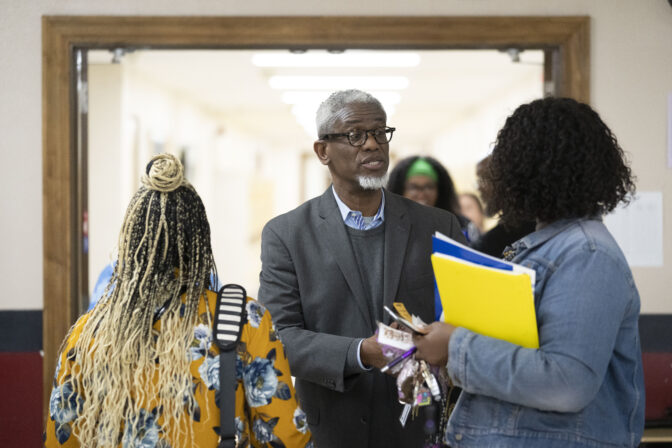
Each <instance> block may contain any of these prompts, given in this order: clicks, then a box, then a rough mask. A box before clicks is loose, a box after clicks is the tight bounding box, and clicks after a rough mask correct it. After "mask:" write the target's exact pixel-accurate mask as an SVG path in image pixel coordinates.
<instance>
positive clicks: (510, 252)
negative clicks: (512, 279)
mask: <svg viewBox="0 0 672 448" xmlns="http://www.w3.org/2000/svg"><path fill="white" fill-rule="evenodd" d="M590 219H592V220H600V221H601V220H602V218H601V217H600V216H592V217H583V218H565V219H559V220H557V221H554V222H552V223H550V224H548V225H547V226H546V227H544V228H542V229H540V230H537V231H535V232H532V233H530V234H529V235H527V236H524V237H523V238H521V239H519V240H518V241H516V242H515V243H513V244H511V246H507V247H506V248H505V249H504V255H505V259H506V260H509V261H511V260H514V259H515V258H517V257H518V256H519V255H520V254H521V253H522V252H523V251H525V250H527V249H533V248H535V247H537V246H540V245H542V244H544V243H545V242H546V241H548V240H550V239H551V238H553V237H554V236H555V235H557V234H559V233H560V232H562V231H563V230H565V229H566V228H567V227H569V226H571V225H573V224H574V223H576V222H579V221H586V220H590Z"/></svg>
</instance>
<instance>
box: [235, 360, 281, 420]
mask: <svg viewBox="0 0 672 448" xmlns="http://www.w3.org/2000/svg"><path fill="white" fill-rule="evenodd" d="M243 383H244V384H245V397H246V398H247V402H248V403H249V404H250V406H252V407H254V408H256V407H258V406H265V405H267V404H269V403H270V402H271V399H272V398H273V396H274V395H275V391H276V390H277V388H278V377H277V375H276V374H275V370H274V369H273V363H272V362H271V361H269V360H268V359H264V358H259V357H257V358H255V359H254V361H252V362H251V363H250V364H248V365H246V366H245V367H244V369H243Z"/></svg>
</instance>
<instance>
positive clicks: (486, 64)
mask: <svg viewBox="0 0 672 448" xmlns="http://www.w3.org/2000/svg"><path fill="white" fill-rule="evenodd" d="M311 51H313V50H311ZM260 52H261V50H259V51H251V50H179V51H178V50H143V51H135V52H131V53H128V54H126V55H125V56H123V57H122V59H121V60H122V63H123V64H125V65H126V64H128V65H129V67H132V69H133V70H134V71H135V72H137V73H141V74H142V76H145V77H147V78H148V79H150V80H152V81H153V82H155V83H156V84H157V85H162V86H164V87H165V88H167V89H170V90H172V91H175V92H178V93H180V94H183V95H188V96H189V97H190V98H191V99H192V100H193V101H196V102H198V103H200V104H202V105H203V106H205V107H207V108H209V109H211V110H213V111H216V112H219V113H222V114H223V115H224V116H236V117H237V119H239V120H242V121H247V122H248V127H249V129H258V130H259V131H260V132H264V133H266V134H267V136H268V135H276V136H277V138H288V136H289V135H290V134H291V135H294V136H295V137H294V138H297V137H296V136H297V135H301V137H300V138H301V139H305V140H306V141H307V142H309V143H312V140H313V139H314V136H308V135H307V134H306V131H304V130H303V129H302V128H301V127H300V126H299V125H298V123H297V121H296V119H295V118H294V116H293V115H292V114H291V107H292V106H291V105H288V104H285V103H283V102H282V93H283V91H282V90H277V89H273V88H271V87H270V85H269V82H268V81H269V79H270V77H271V76H277V75H315V76H327V75H329V76H345V75H347V76H404V77H407V78H408V80H409V82H408V87H407V88H405V89H402V90H398V93H399V94H400V97H401V101H400V102H399V104H398V105H397V106H396V110H395V112H394V114H393V115H392V116H390V117H389V118H388V124H389V125H391V126H396V127H397V129H398V131H397V133H396V134H395V137H394V138H395V144H396V145H403V144H404V143H405V142H407V143H409V144H412V146H413V147H414V148H417V147H421V148H422V147H423V146H425V145H429V143H430V141H431V139H432V138H433V136H435V135H436V134H437V132H440V131H442V130H445V129H447V128H448V127H450V125H451V123H454V122H455V121H459V120H460V119H463V118H464V117H468V116H470V115H474V114H476V113H477V112H478V111H479V110H480V109H481V108H483V107H488V105H489V104H491V103H492V102H493V101H497V99H498V98H502V97H504V96H506V95H507V94H508V92H510V91H512V90H516V89H519V88H527V89H529V86H530V83H534V84H536V85H538V86H539V96H541V94H542V92H541V86H542V82H543V80H542V79H541V78H542V76H543V52H542V51H540V50H536V51H534V50H527V51H524V52H522V53H521V54H520V62H512V58H511V57H510V56H509V54H507V53H506V52H502V51H497V50H468V51H467V50H423V51H413V53H417V54H418V55H419V56H420V63H419V65H417V66H415V67H383V68H375V67H369V68H363V67H359V68H357V67H349V68H343V67H338V68H315V67H256V66H254V65H253V64H252V56H253V55H254V54H257V53H260ZM263 52H264V53H268V52H269V51H268V50H263ZM271 52H272V51H271ZM275 52H276V53H283V54H284V53H287V51H286V50H275ZM377 53H381V54H384V55H386V56H387V57H389V59H390V60H393V59H394V58H395V54H398V52H397V51H377ZM111 56H112V55H111V52H109V51H106V50H100V51H92V52H89V62H90V63H94V64H95V63H110V61H111ZM353 87H357V86H353ZM494 137H495V136H494V135H493V136H492V138H493V140H494ZM310 146H311V147H312V144H311V145H310Z"/></svg>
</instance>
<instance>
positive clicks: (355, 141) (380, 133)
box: [320, 127, 397, 147]
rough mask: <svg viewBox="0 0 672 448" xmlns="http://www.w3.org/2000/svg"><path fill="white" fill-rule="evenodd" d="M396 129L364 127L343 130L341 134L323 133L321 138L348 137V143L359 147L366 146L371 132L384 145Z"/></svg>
mask: <svg viewBox="0 0 672 448" xmlns="http://www.w3.org/2000/svg"><path fill="white" fill-rule="evenodd" d="M396 130H397V129H396V128H390V127H385V128H376V129H369V130H368V131H365V130H363V129H353V130H352V131H350V132H341V133H340V134H323V135H322V136H321V137H320V138H321V139H322V140H330V139H332V138H334V137H348V143H350V144H351V145H352V146H356V147H359V146H364V144H365V143H366V141H367V140H368V139H369V134H371V135H373V138H374V140H376V142H378V144H380V145H382V144H385V143H389V142H390V140H392V134H393V133H394V131H396Z"/></svg>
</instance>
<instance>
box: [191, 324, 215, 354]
mask: <svg viewBox="0 0 672 448" xmlns="http://www.w3.org/2000/svg"><path fill="white" fill-rule="evenodd" d="M210 345H212V328H210V327H208V326H207V325H205V324H198V325H197V326H196V328H195V329H194V342H193V343H192V344H191V347H190V348H189V354H190V355H191V360H192V361H196V360H197V359H201V358H202V357H203V356H205V355H206V354H207V353H208V349H209V348H210Z"/></svg>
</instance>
